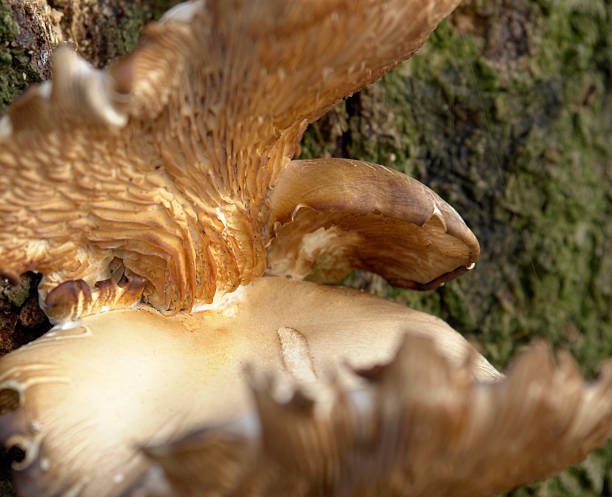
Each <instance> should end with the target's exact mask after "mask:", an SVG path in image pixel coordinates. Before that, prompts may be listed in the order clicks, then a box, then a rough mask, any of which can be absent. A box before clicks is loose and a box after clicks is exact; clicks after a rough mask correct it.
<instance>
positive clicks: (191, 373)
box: [0, 277, 500, 497]
mask: <svg viewBox="0 0 612 497" xmlns="http://www.w3.org/2000/svg"><path fill="white" fill-rule="evenodd" d="M313 309H316V310H317V312H313ZM405 334H410V335H426V336H431V337H432V338H433V340H434V342H435V343H436V347H437V348H438V349H439V351H440V354H443V356H444V357H446V358H447V359H448V360H449V361H450V362H451V363H453V364H456V365H459V364H462V363H464V362H465V361H466V360H467V359H468V358H471V359H470V360H471V363H470V364H471V366H470V371H471V374H473V375H475V376H477V377H479V378H481V379H483V380H487V381H491V380H494V379H497V378H499V377H500V375H499V373H498V372H497V371H496V370H495V369H494V368H493V367H492V366H491V365H490V364H489V363H488V362H487V361H486V360H485V359H484V358H483V357H482V356H480V355H478V354H477V353H476V351H475V350H474V349H473V347H472V346H471V345H469V344H468V343H467V342H466V341H465V339H463V338H462V337H461V336H460V335H459V334H458V333H456V332H455V331H454V330H452V329H451V328H450V327H449V326H448V325H446V323H444V322H443V321H441V320H440V319H438V318H435V317H433V316H430V315H427V314H424V313H421V312H417V311H413V310H411V309H407V308H405V307H403V306H401V305H398V304H394V303H391V302H387V301H385V300H382V299H380V298H377V297H374V296H371V295H367V294H363V293H360V292H357V291H355V290H350V289H345V288H334V287H324V286H320V285H316V284H313V283H308V282H298V281H293V280H287V279H284V278H273V277H271V278H268V277H264V278H261V279H258V280H256V281H255V282H253V283H252V284H251V285H249V286H247V287H244V288H243V289H242V290H240V291H239V292H237V293H236V294H233V295H230V296H228V297H227V299H226V300H225V301H224V302H220V303H217V304H215V305H213V306H209V308H207V309H206V310H203V311H202V312H196V313H192V314H183V313H179V314H176V315H175V316H163V315H161V314H159V313H158V312H156V311H153V310H151V309H147V308H141V309H136V310H124V311H111V312H108V313H104V314H98V315H95V316H89V317H86V318H84V319H83V320H82V321H81V322H80V323H78V324H76V326H75V327H73V328H71V329H61V328H60V327H56V328H54V329H52V330H51V331H50V332H49V333H47V334H46V335H44V336H43V337H42V338H40V339H38V340H36V341H34V342H32V343H31V344H29V345H27V346H24V347H22V348H21V349H18V350H17V351H15V352H12V353H11V354H9V355H7V356H5V357H3V358H2V360H1V361H0V405H1V406H2V409H1V410H2V413H3V415H2V416H1V417H0V440H1V441H2V442H3V443H4V444H5V445H6V446H7V447H11V446H18V447H20V448H21V449H22V450H23V451H24V453H25V459H24V460H23V461H21V462H19V463H16V465H15V471H14V480H15V483H16V486H17V489H18V492H19V494H20V495H23V496H26V497H51V496H54V495H71V494H70V492H74V493H75V494H78V495H79V496H80V497H104V496H114V495H119V494H120V493H121V492H124V491H126V489H127V488H130V486H131V485H133V484H134V483H135V481H136V480H137V479H138V478H139V477H141V476H142V474H143V472H144V471H145V469H146V468H147V466H148V465H150V462H149V461H148V460H147V459H145V458H144V457H143V456H142V455H141V454H140V453H139V452H138V447H139V446H142V445H148V444H151V443H154V444H161V443H167V442H170V441H172V440H175V439H176V438H177V437H178V436H181V435H184V434H185V433H186V432H188V431H191V430H192V429H194V427H197V426H205V425H217V424H222V423H224V422H226V421H228V420H235V419H238V418H239V417H240V416H241V415H244V414H247V412H248V410H249V393H248V389H247V388H246V386H247V385H246V382H245V371H244V368H245V366H246V365H247V364H253V365H255V366H257V367H258V368H262V369H263V370H265V371H270V372H272V373H274V374H275V375H277V376H278V377H279V381H280V380H281V379H282V378H285V379H286V380H287V382H288V384H293V383H294V382H295V383H297V384H300V385H303V386H304V388H307V389H308V391H311V392H313V394H316V393H317V392H323V393H324V392H325V388H324V386H322V385H323V383H324V382H323V381H322V380H324V379H325V377H326V373H327V372H329V371H331V370H336V371H337V379H338V382H340V383H339V384H342V385H344V387H345V388H352V387H354V386H355V385H357V384H359V381H360V380H359V379H358V378H357V377H355V375H353V374H352V373H350V371H349V370H348V369H347V368H346V366H345V365H346V364H347V363H348V364H350V365H351V366H352V367H355V368H360V369H363V368H370V367H372V366H375V365H376V364H379V363H385V362H388V361H389V360H390V358H391V357H392V355H393V353H394V350H395V349H396V347H397V345H398V343H399V342H400V341H401V337H402V336H403V335H405ZM279 385H280V384H279Z"/></svg>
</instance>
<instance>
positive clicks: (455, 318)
mask: <svg viewBox="0 0 612 497" xmlns="http://www.w3.org/2000/svg"><path fill="white" fill-rule="evenodd" d="M610 11H611V7H610V4H609V2H605V1H604V0H594V1H592V2H575V1H571V2H570V1H563V0H548V1H547V0H541V1H534V2H521V1H519V0H516V1H513V2H501V1H500V2H473V3H472V5H471V7H467V8H466V9H465V10H464V12H463V13H464V14H466V13H467V14H468V15H473V16H474V19H476V20H477V26H478V28H479V29H480V28H482V33H481V35H480V36H476V35H470V34H464V33H460V32H458V30H457V29H456V28H455V27H454V26H453V25H452V24H451V23H449V22H445V23H443V24H442V25H441V26H440V28H439V29H438V30H437V31H436V32H435V33H434V34H433V36H432V37H431V39H430V40H429V41H428V43H427V44H426V45H425V46H424V47H423V49H422V50H421V51H420V52H419V53H418V54H417V55H416V56H415V57H414V58H413V59H412V60H411V61H409V62H408V63H405V64H403V65H401V66H400V67H399V68H398V69H397V70H396V71H394V72H392V73H390V74H387V75H386V76H385V77H384V78H383V79H382V80H381V81H380V82H379V83H376V84H375V85H373V86H371V87H369V88H367V89H365V90H363V91H362V92H361V93H360V94H358V95H355V96H353V97H351V98H350V99H348V100H347V102H346V106H345V109H346V116H345V121H346V125H345V127H344V128H343V129H342V130H340V132H336V134H335V135H334V136H333V138H331V139H329V140H327V141H326V142H324V143H321V139H324V138H325V125H323V126H321V125H319V124H315V125H314V126H312V128H311V129H309V130H308V131H307V133H306V136H305V140H304V144H305V150H304V153H307V154H310V155H311V156H315V157H316V156H317V152H318V151H320V150H323V151H325V152H326V154H328V155H332V156H345V157H353V158H359V159H365V160H370V161H373V162H378V163H381V164H385V165H388V166H391V167H394V168H396V169H398V170H400V171H403V172H405V173H407V174H411V175H413V176H416V177H417V178H418V179H420V180H422V181H424V182H425V183H426V184H427V185H428V186H430V187H431V188H433V189H434V190H436V191H437V192H438V193H440V194H441V195H442V196H443V197H444V198H445V199H446V200H447V201H449V202H450V203H451V204H452V205H453V206H454V207H455V208H457V210H458V211H459V212H460V213H461V214H462V216H463V217H464V219H465V220H466V222H467V223H468V225H470V226H471V227H472V229H473V230H474V232H475V233H476V235H477V236H478V238H479V240H480V242H481V249H482V255H481V259H480V261H479V263H478V265H477V267H476V269H475V270H474V271H472V272H471V273H469V274H466V275H464V276H462V277H461V278H459V279H458V280H455V281H453V282H450V283H448V284H447V285H446V286H444V287H443V288H441V289H439V290H437V291H435V292H429V293H425V294H418V293H415V292H411V291H405V290H400V289H394V288H392V287H390V286H388V285H387V286H384V285H382V284H381V283H380V281H379V280H378V279H376V278H371V277H368V276H364V275H362V274H356V275H353V276H352V277H351V278H349V280H348V281H349V282H350V283H352V284H354V285H356V286H362V287H364V286H365V287H367V288H369V289H372V288H375V290H376V293H378V294H381V295H383V296H386V297H388V298H394V299H396V300H398V301H400V302H404V303H406V304H408V305H410V306H412V307H415V308H417V309H421V310H425V311H427V312H431V313H433V314H435V315H437V316H440V317H442V318H444V319H445V320H447V321H448V322H450V323H451V324H452V325H453V326H454V327H455V328H456V329H458V330H459V331H460V332H462V333H463V334H464V335H466V336H467V337H468V338H469V339H470V340H472V341H475V342H477V343H478V344H479V346H480V348H481V349H482V350H483V352H484V353H485V354H486V355H487V357H489V358H490V359H491V360H492V362H493V363H494V364H495V365H497V366H498V367H506V366H507V364H508V362H509V361H510V358H511V357H512V356H513V355H514V354H515V353H516V352H517V350H519V349H520V348H521V347H523V346H524V345H525V344H527V343H529V342H531V341H533V340H534V339H536V338H543V339H545V340H547V341H548V342H550V343H552V344H553V346H555V347H563V348H567V349H569V350H570V351H571V352H572V353H573V355H574V356H575V357H576V359H577V361H578V362H579V364H580V367H581V369H582V370H583V371H584V372H585V373H586V374H587V375H588V376H593V375H595V374H596V371H597V370H598V369H599V365H600V363H601V361H602V360H603V359H605V358H608V357H612V322H611V321H612V320H611V314H610V308H611V306H610V302H612V278H610V275H611V274H612V262H611V259H612V255H611V254H612V212H611V210H612V208H611V206H612V202H611V200H612V170H610V166H609V165H610V163H611V162H612V142H611V141H610V137H611V136H612V117H611V116H612V93H611V92H610V88H612V69H611V68H612V35H611V34H610V32H611V31H610V29H609V26H610V22H611V21H612V14H611V12H610ZM513 19H514V20H516V19H518V20H519V21H520V22H519V23H518V24H517V25H518V26H520V27H521V29H523V30H524V31H523V32H522V34H521V35H520V36H518V37H516V36H514V35H512V33H510V35H507V34H505V33H506V32H507V31H508V28H507V26H510V25H512V20H513ZM504 30H506V31H504ZM504 36H507V38H504ZM500 39H501V41H500ZM338 137H340V139H339V138H338ZM315 140H316V141H317V146H316V149H310V143H311V142H313V141H315ZM602 468H603V469H602ZM610 468H612V443H608V444H607V445H606V446H605V447H604V448H603V449H602V450H601V451H599V452H597V453H596V454H594V455H592V456H591V457H590V458H589V459H588V460H587V462H585V463H582V464H580V465H578V466H576V467H575V468H573V469H571V470H569V471H567V472H564V473H563V474H562V475H561V476H560V477H558V478H555V479H552V480H548V481H547V482H545V483H542V484H540V485H534V486H531V487H527V488H525V489H522V490H519V491H516V492H514V493H513V494H512V495H515V496H519V495H546V496H564V495H610V493H612V474H611V470H610ZM606 492H607V493H606Z"/></svg>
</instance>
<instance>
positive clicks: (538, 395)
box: [126, 335, 612, 497]
mask: <svg viewBox="0 0 612 497" xmlns="http://www.w3.org/2000/svg"><path fill="white" fill-rule="evenodd" d="M554 362H555V361H554V360H553V358H552V357H551V354H550V353H549V352H548V350H547V349H546V347H544V346H543V345H541V344H540V345H536V346H534V347H532V348H531V349H529V350H528V351H527V352H525V353H524V354H522V355H521V356H520V357H519V358H518V360H516V361H515V363H514V365H513V366H512V367H511V368H510V370H509V372H508V376H507V377H506V378H505V379H503V380H500V381H499V382H495V383H490V382H488V383H482V382H481V381H479V380H477V379H475V378H474V377H473V375H472V374H471V371H470V364H469V362H468V363H466V364H462V365H457V364H453V363H451V362H449V361H448V360H447V358H445V357H444V356H443V355H442V354H441V353H440V351H439V350H438V349H437V347H435V345H434V344H433V342H432V341H431V340H430V339H427V338H424V337H422V336H414V335H412V336H411V335H409V336H407V337H406V338H405V340H404V341H403V343H402V345H401V347H400V350H399V352H398V354H397V357H396V358H395V359H394V360H393V361H392V363H391V364H389V365H387V366H384V367H381V368H378V369H377V370H376V371H372V372H370V373H369V374H368V377H369V378H370V379H371V383H370V384H369V385H368V386H366V387H365V388H362V389H358V390H354V391H352V392H347V391H346V390H342V389H340V388H337V387H334V385H333V384H332V385H331V388H332V389H334V388H335V393H334V396H333V399H332V400H328V399H327V400H325V401H324V402H322V401H319V400H316V399H312V398H310V397H309V395H308V394H304V393H303V392H302V391H301V389H300V388H299V386H296V388H295V393H294V395H293V397H291V398H290V399H289V400H286V399H283V400H279V399H278V398H277V396H276V395H275V394H274V391H273V385H272V383H270V382H269V381H261V380H260V381H255V382H254V384H253V387H252V397H253V404H254V406H255V409H254V412H253V417H254V419H249V418H245V419H244V421H243V422H242V423H240V424H238V423H233V424H232V423H229V424H226V425H224V426H216V427H215V426H208V427H206V428H204V429H202V430H200V431H197V432H195V433H193V434H191V435H189V436H187V437H185V438H184V439H183V440H181V441H179V442H177V443H175V444H172V445H169V446H165V447H164V446H162V447H151V448H148V449H147V450H146V453H147V456H148V457H149V458H150V459H152V460H154V461H156V462H157V463H158V465H159V466H160V467H161V468H162V469H163V471H164V475H165V479H164V480H161V481H163V484H161V485H160V479H159V474H158V473H154V472H151V475H153V474H155V475H156V476H157V477H158V478H157V479H156V480H154V479H151V478H147V477H145V478H143V480H142V481H141V482H139V484H137V485H135V488H133V489H131V491H130V492H129V494H126V495H130V496H131V497H153V496H156V497H161V496H166V495H172V497H188V496H195V495H216V496H219V497H225V496H228V497H229V496H237V495H239V496H241V497H264V496H265V497H286V496H291V497H305V496H326V497H378V496H393V497H484V496H487V495H492V494H495V493H498V492H502V491H505V490H510V489H512V488H513V487H516V486H519V485H522V484H526V483H530V482H533V481H535V480H539V479H543V478H546V477H548V476H550V475H552V474H554V473H556V472H558V471H560V470H561V469H563V468H565V467H567V466H569V465H570V464H573V463H575V462H577V461H579V460H580V459H582V458H583V457H584V456H585V455H586V454H587V452H588V451H590V450H593V449H594V448H596V447H598V446H600V445H602V444H603V443H604V442H605V441H606V439H607V438H608V437H609V436H610V434H612V363H611V362H608V363H607V364H606V365H605V366H604V367H603V370H602V374H601V377H600V379H599V380H598V381H597V382H596V383H594V384H592V385H589V384H585V382H584V381H583V379H582V378H581V376H580V373H579V372H578V371H577V369H576V366H575V363H574V362H573V360H572V359H571V358H570V357H569V356H568V355H565V354H561V355H559V356H558V359H557V363H556V364H554ZM167 490H170V492H171V493H170V494H168V493H166V492H167Z"/></svg>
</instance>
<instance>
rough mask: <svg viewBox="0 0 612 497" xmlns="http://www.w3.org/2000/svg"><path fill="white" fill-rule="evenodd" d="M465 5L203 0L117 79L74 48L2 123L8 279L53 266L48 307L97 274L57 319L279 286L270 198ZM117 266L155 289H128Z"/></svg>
mask: <svg viewBox="0 0 612 497" xmlns="http://www.w3.org/2000/svg"><path fill="white" fill-rule="evenodd" d="M457 3H458V0H380V1H376V2H373V1H371V0H299V1H297V0H296V1H291V2H287V1H285V0H267V1H265V2H252V1H251V0H237V1H231V2H228V1H226V0H207V1H202V0H200V1H192V2H186V3H184V4H181V5H179V6H177V7H176V8H175V9H173V10H172V11H170V12H169V13H168V14H167V15H166V16H164V18H163V19H162V21H161V22H160V23H153V24H151V25H149V26H148V27H147V28H146V29H145V30H144V31H143V40H142V42H141V43H140V44H139V46H138V47H137V49H136V50H135V51H134V52H133V53H132V54H130V55H127V56H126V57H124V58H122V59H120V60H118V61H117V62H115V63H114V64H113V65H112V66H111V67H110V68H108V69H106V70H104V71H99V70H96V69H94V68H92V67H91V66H89V65H88V64H87V63H86V62H85V61H83V60H82V59H80V58H79V57H78V56H77V55H76V54H75V53H73V52H72V51H70V50H69V49H67V48H64V49H63V50H60V51H58V53H57V54H56V55H55V57H54V64H53V66H54V71H53V82H45V83H42V84H41V85H38V86H34V87H33V88H31V89H30V90H29V91H28V92H27V93H26V94H25V95H24V96H23V97H22V98H21V99H20V100H19V101H16V102H15V103H14V105H13V106H12V107H11V108H10V109H9V111H8V113H7V116H5V118H4V119H3V120H2V121H1V123H0V169H1V170H2V175H0V274H6V275H9V276H12V277H14V278H16V277H17V276H19V274H21V273H22V272H24V271H28V270H34V271H38V272H40V273H42V274H44V275H45V278H44V280H43V282H42V285H41V294H42V298H43V302H44V301H46V296H47V294H48V293H49V292H51V291H52V290H53V289H54V288H55V287H57V286H58V285H60V284H62V283H65V282H67V281H74V282H79V281H81V280H82V284H86V285H87V287H89V294H88V293H87V291H86V290H83V294H80V293H79V295H77V296H76V297H75V299H74V304H73V306H72V307H70V306H69V305H67V302H66V301H65V300H63V301H62V305H61V306H60V307H56V308H53V306H51V305H49V306H48V307H47V308H46V311H47V313H48V314H49V315H50V316H51V317H52V318H54V319H55V320H56V321H60V320H62V319H67V318H70V317H74V316H75V315H87V314H91V313H95V312H98V310H99V309H100V308H101V307H103V305H100V303H99V302H98V299H100V298H103V299H104V300H105V301H106V302H110V303H111V307H120V306H123V305H125V304H126V301H128V300H131V303H135V302H137V301H138V300H139V299H140V298H141V296H142V298H143V300H144V301H145V302H147V303H149V304H151V305H153V306H154V307H155V308H157V309H158V310H161V311H169V312H177V311H179V310H183V309H186V310H189V309H191V308H192V307H193V306H194V305H196V304H199V303H202V302H211V301H212V300H213V298H214V295H215V294H216V293H217V292H231V291H233V290H235V289H236V288H238V286H240V285H242V284H247V283H248V282H249V281H252V280H253V279H254V278H257V277H259V276H261V274H263V272H264V270H265V267H266V250H265V244H266V242H267V241H268V238H267V233H266V227H267V225H268V223H267V213H268V206H267V203H266V202H267V199H268V196H269V190H270V188H271V186H273V185H274V183H275V182H276V180H277V178H278V176H279V174H280V173H281V172H282V170H283V169H284V168H285V167H286V166H287V165H288V164H289V162H290V160H291V158H292V157H293V155H294V154H295V153H296V151H297V149H298V147H297V144H298V142H299V140H300V137H301V135H302V133H303V131H304V129H305V128H306V126H307V125H308V123H310V122H312V121H314V120H316V119H318V118H319V117H320V116H321V115H322V114H324V113H325V112H326V111H327V110H329V109H330V108H331V107H332V106H333V105H335V104H336V103H337V102H339V101H340V100H341V99H342V98H344V97H346V96H347V95H350V94H352V93H353V92H355V91H357V90H359V89H360V88H361V87H363V86H365V85H366V84H369V83H371V82H372V81H374V80H376V79H377V78H378V77H380V76H381V75H382V74H384V73H385V72H387V71H388V70H390V69H392V68H393V67H395V66H396V65H397V64H398V63H399V62H401V61H402V60H405V59H407V58H409V57H410V56H411V55H412V54H413V53H414V52H415V51H416V50H417V49H418V48H419V47H420V46H421V45H422V44H423V43H424V42H425V40H426V39H427V37H428V36H429V34H430V33H431V31H432V30H433V29H434V28H435V27H436V25H437V24H438V23H439V22H440V21H441V20H442V19H443V18H444V17H445V16H446V15H448V14H449V13H450V12H451V11H452V9H453V8H454V7H455V6H456V4H457ZM117 260H119V261H120V263H121V264H122V265H123V267H124V271H123V273H124V276H125V278H126V279H127V280H128V282H131V281H132V279H133V278H136V277H137V278H140V280H144V281H145V285H144V288H140V287H139V285H137V284H136V285H134V284H132V285H130V288H129V289H128V290H122V289H121V286H120V285H118V287H117V288H116V287H114V286H112V284H111V283H112V282H110V281H109V280H111V279H112V274H111V273H112V271H111V269H110V265H111V264H113V261H117ZM101 282H104V283H103V285H104V288H106V289H107V290H106V293H105V294H104V295H103V294H102V293H101V292H99V291H98V289H97V287H96V284H97V283H101ZM114 283H118V282H116V281H115V282H114ZM82 284H81V283H78V284H77V287H74V288H83V289H84V287H83V286H82ZM111 287H112V288H113V290H112V292H113V293H112V294H111V293H109V292H108V290H109V289H110V288H111ZM136 288H139V289H140V290H141V291H140V292H137V291H135V290H136ZM105 305H106V304H105ZM107 306H108V305H107Z"/></svg>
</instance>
